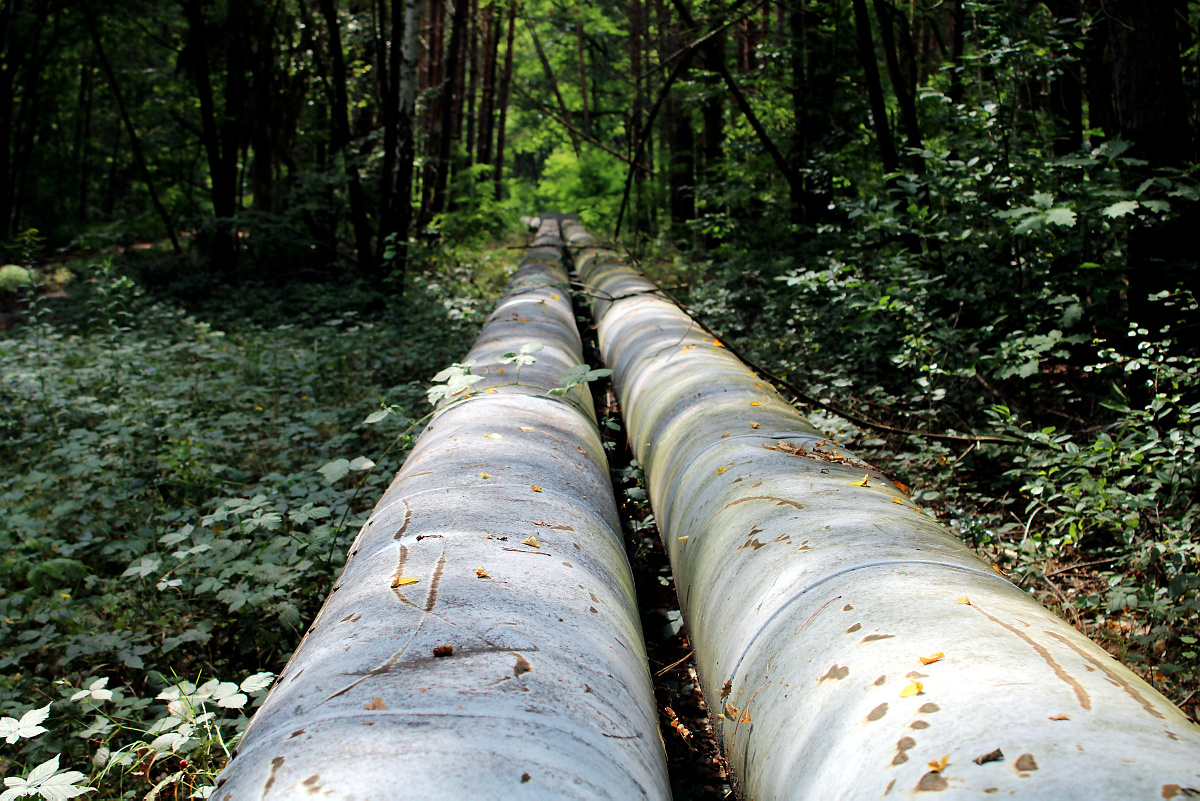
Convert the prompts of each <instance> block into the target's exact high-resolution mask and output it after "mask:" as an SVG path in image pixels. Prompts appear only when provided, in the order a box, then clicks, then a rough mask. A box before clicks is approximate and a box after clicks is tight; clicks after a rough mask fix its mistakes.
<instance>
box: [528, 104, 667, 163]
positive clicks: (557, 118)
mask: <svg viewBox="0 0 1200 801" xmlns="http://www.w3.org/2000/svg"><path fill="white" fill-rule="evenodd" d="M515 88H516V90H517V93H518V94H520V95H521V97H523V98H525V99H526V100H528V101H529V102H530V103H532V104H533V105H534V107H535V108H536V109H537V110H538V111H540V112H542V113H543V114H545V115H546V116H547V117H549V118H550V119H552V120H554V121H555V122H557V123H558V124H559V125H561V126H563V127H564V128H566V129H567V130H568V131H569V132H573V133H574V134H575V135H576V136H578V137H579V138H580V139H582V140H583V141H584V142H587V143H588V144H589V145H595V146H596V147H598V148H600V149H601V150H603V151H604V152H605V153H608V154H609V155H611V156H614V157H615V158H618V159H620V160H621V161H623V162H625V163H626V164H628V165H629V166H631V167H637V168H638V169H639V170H641V171H642V172H644V173H646V174H647V175H654V170H653V169H651V168H650V167H648V166H646V165H645V164H640V163H638V162H635V161H632V160H631V159H630V158H629V157H628V156H626V155H624V154H622V153H620V152H619V151H616V150H613V149H612V148H611V147H609V146H608V145H606V144H604V143H603V142H601V141H600V140H598V139H596V138H595V137H594V136H590V135H588V134H586V133H584V132H583V131H581V130H579V129H578V128H576V127H575V126H574V125H572V124H571V122H570V121H569V120H565V119H563V118H562V117H560V116H559V115H557V114H555V113H554V112H553V111H551V110H550V109H549V107H547V106H546V105H545V104H543V103H541V102H539V101H538V100H537V99H536V98H534V97H533V95H531V94H529V92H527V91H525V89H524V87H522V86H519V85H517V86H515Z"/></svg>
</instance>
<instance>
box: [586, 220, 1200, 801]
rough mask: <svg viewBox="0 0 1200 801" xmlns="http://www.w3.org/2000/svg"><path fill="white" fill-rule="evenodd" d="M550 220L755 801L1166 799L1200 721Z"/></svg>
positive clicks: (708, 687) (1181, 786)
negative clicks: (589, 307) (580, 287)
mask: <svg viewBox="0 0 1200 801" xmlns="http://www.w3.org/2000/svg"><path fill="white" fill-rule="evenodd" d="M563 230H564V234H565V237H566V239H567V240H568V243H569V244H570V245H571V246H572V249H573V250H574V252H575V265H576V269H577V270H578V272H579V274H580V276H581V277H582V279H583V281H584V283H585V285H586V287H587V289H588V290H589V291H590V292H591V293H592V294H593V296H594V298H595V300H594V303H593V309H594V312H595V316H596V320H597V323H598V327H599V340H600V349H601V352H602V354H603V357H604V360H605V362H606V364H607V365H608V366H609V367H612V368H613V369H614V371H615V372H614V374H613V382H614V385H615V388H616V392H617V397H618V400H619V401H620V405H621V408H622V411H623V414H624V417H625V425H626V429H627V432H628V436H629V439H630V443H631V445H632V448H633V451H634V454H635V455H636V457H637V459H638V460H640V461H641V463H642V465H643V468H644V470H645V474H646V476H647V481H648V484H649V493H650V498H651V502H652V505H653V508H654V512H655V518H656V519H657V521H658V525H659V529H660V532H661V535H662V537H663V540H664V542H665V544H666V547H667V551H668V553H669V554H670V558H671V565H672V569H673V572H674V577H675V582H676V586H677V590H678V593H679V600H680V604H681V608H682V611H683V618H684V621H685V624H686V626H687V629H688V632H689V635H690V637H691V641H692V644H693V646H694V647H695V649H696V657H697V660H698V664H699V672H700V676H701V679H702V684H703V687H704V695H705V698H706V700H707V702H708V705H709V708H710V710H711V711H712V713H713V714H714V716H715V723H716V728H717V731H718V734H719V738H720V740H721V742H722V744H723V747H724V750H725V753H726V755H727V756H728V759H729V763H730V767H731V769H732V771H733V774H734V776H735V777H736V781H737V783H738V785H739V789H740V791H741V793H742V794H743V795H744V796H745V797H748V798H762V799H774V798H794V799H799V798H812V799H830V798H880V797H884V796H888V795H891V796H893V797H897V796H907V795H909V794H911V793H921V792H942V793H946V794H948V795H951V796H957V797H968V796H969V797H975V796H980V795H984V794H992V793H996V794H998V795H1010V794H1016V795H1018V796H1020V797H1024V798H1054V799H1067V798H1078V799H1099V798H1173V797H1183V796H1185V795H1188V794H1189V793H1200V728H1198V727H1197V726H1195V725H1194V724H1192V723H1191V722H1190V721H1189V720H1188V719H1187V718H1186V716H1185V715H1184V714H1183V713H1182V712H1181V711H1180V710H1179V709H1177V708H1176V707H1175V706H1173V705H1172V704H1171V703H1170V702H1169V701H1168V700H1167V699H1166V698H1164V697H1163V696H1162V695H1161V694H1159V693H1158V692H1157V691H1155V690H1154V689H1153V688H1152V687H1150V686H1149V685H1148V684H1146V683H1145V682H1144V681H1142V680H1141V679H1139V678H1138V677H1137V676H1135V675H1134V674H1133V673H1132V672H1131V671H1129V670H1128V669H1126V668H1125V667H1124V666H1122V665H1121V664H1119V663H1118V662H1116V661H1115V660H1113V659H1112V658H1111V657H1110V656H1109V655H1108V654H1107V653H1106V652H1105V651H1104V650H1103V649H1101V648H1100V647H1099V646H1097V645H1096V644H1094V643H1093V642H1091V641H1090V640H1088V639H1087V638H1086V637H1084V636H1083V635H1081V634H1079V633H1078V632H1077V631H1075V629H1073V628H1072V627H1071V626H1069V625H1068V624H1066V623H1065V622H1064V621H1062V620H1060V619H1059V618H1057V617H1055V616H1054V615H1052V614H1051V613H1049V612H1048V611H1047V610H1046V609H1044V608H1043V607H1042V606H1041V605H1039V604H1038V603H1037V602H1036V601H1034V600H1033V599H1032V598H1030V597H1029V595H1027V594H1026V593H1025V592H1023V591H1021V590H1020V589H1019V588H1017V587H1016V586H1014V585H1013V584H1012V583H1010V582H1009V581H1007V580H1006V579H1005V578H1003V577H1002V576H1000V575H998V574H997V572H996V571H995V570H993V569H992V568H991V567H990V566H989V565H988V564H986V563H985V562H984V561H982V560H981V559H979V558H978V557H976V556H975V554H974V553H972V552H971V550H970V549H969V548H967V547H966V546H965V545H964V544H963V543H962V542H961V541H960V540H958V539H957V538H955V537H954V536H952V535H951V534H950V533H949V532H948V531H947V530H946V529H945V528H944V527H942V526H941V525H939V524H938V523H937V522H935V521H934V520H932V519H930V518H929V517H928V516H927V515H926V514H925V513H924V512H923V511H922V510H921V509H920V508H919V507H917V506H916V505H915V504H913V503H912V502H911V501H910V500H909V499H908V498H907V497H906V496H905V494H904V493H903V492H902V491H901V490H900V489H899V488H898V487H897V486H896V485H894V484H893V483H892V482H891V481H890V480H888V479H887V478H886V477H885V476H884V475H882V474H881V473H880V471H879V470H877V469H876V468H874V467H871V466H869V465H867V464H864V463H863V462H861V461H859V460H858V459H857V458H856V457H855V456H854V455H853V454H851V453H849V452H847V451H846V450H844V449H843V448H840V447H838V446H837V445H836V443H833V442H831V441H829V440H828V439H826V438H824V437H823V436H822V434H821V433H820V432H818V431H816V430H815V429H814V428H813V427H812V425H811V424H810V423H809V422H808V420H806V419H805V418H804V417H802V416H801V415H800V414H799V413H797V411H796V410H795V409H794V408H793V407H792V406H791V405H790V404H789V403H787V402H786V401H785V400H784V399H783V398H781V397H780V396H779V395H778V394H777V393H776V392H775V391H774V390H773V389H772V388H771V386H770V385H769V384H767V383H766V382H765V381H762V380H760V379H759V378H757V377H756V376H755V375H754V373H753V372H752V371H750V370H749V368H748V367H747V366H746V365H745V364H744V363H743V362H741V361H740V360H739V359H737V358H735V357H733V356H732V355H731V354H730V353H729V352H728V351H727V350H725V349H723V348H722V347H721V346H720V344H719V343H717V342H715V341H714V340H713V338H712V337H711V336H708V335H706V334H705V333H704V332H703V331H702V330H701V329H700V328H698V327H697V326H696V325H695V324H694V323H693V321H692V320H691V319H690V318H689V316H688V315H687V314H685V313H684V312H683V311H681V310H680V309H679V308H678V307H677V306H675V305H674V304H672V303H671V302H670V301H668V300H667V299H666V298H665V297H663V296H662V294H661V293H658V292H657V291H656V288H655V286H654V285H653V284H652V283H651V282H649V281H648V280H646V279H645V278H644V277H643V276H641V275H640V274H639V273H638V272H636V271H635V270H633V269H631V268H630V267H628V266H626V265H625V264H624V263H622V259H620V258H619V257H617V256H616V255H615V254H613V253H612V252H610V251H607V250H604V249H601V248H600V247H598V246H597V243H596V240H595V239H593V238H592V237H591V236H590V235H589V234H587V232H586V231H584V230H583V229H582V228H581V227H580V226H579V225H578V223H564V225H563Z"/></svg>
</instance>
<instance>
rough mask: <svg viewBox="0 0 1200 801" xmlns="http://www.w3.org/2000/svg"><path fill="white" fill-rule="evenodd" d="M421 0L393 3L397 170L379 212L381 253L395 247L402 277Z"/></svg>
mask: <svg viewBox="0 0 1200 801" xmlns="http://www.w3.org/2000/svg"><path fill="white" fill-rule="evenodd" d="M420 5H421V0H393V2H392V36H391V39H392V48H391V49H392V59H393V60H398V61H399V62H400V63H399V64H398V65H396V66H397V67H398V72H396V73H395V80H396V85H398V91H397V93H396V94H397V98H398V100H399V103H398V106H397V109H396V118H395V125H396V131H395V135H394V137H393V138H394V141H395V149H396V154H395V157H394V159H393V170H394V172H393V173H392V174H390V175H387V176H385V177H386V179H387V180H388V181H389V186H388V188H387V191H386V192H385V193H384V199H385V205H384V207H383V209H382V211H381V214H380V226H379V228H380V231H379V247H380V254H379V255H380V256H381V257H382V256H383V254H384V252H385V251H384V250H383V249H384V248H385V247H388V246H390V248H391V250H392V253H391V255H392V258H391V264H392V275H393V276H395V277H399V278H400V279H403V277H404V276H405V275H406V274H407V271H408V238H409V229H410V228H411V227H412V211H413V209H412V205H413V204H412V200H413V198H412V195H413V191H412V190H413V186H412V182H413V162H414V159H415V157H416V146H415V144H416V143H415V142H414V140H413V114H414V110H415V107H416V100H417V81H418V78H417V58H418V47H419V46H420V42H419V38H418V35H419V30H418V28H419V21H420V17H421V11H420Z"/></svg>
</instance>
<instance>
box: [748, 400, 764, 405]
mask: <svg viewBox="0 0 1200 801" xmlns="http://www.w3.org/2000/svg"><path fill="white" fill-rule="evenodd" d="M750 405H751V406H762V403H761V402H760V401H750Z"/></svg>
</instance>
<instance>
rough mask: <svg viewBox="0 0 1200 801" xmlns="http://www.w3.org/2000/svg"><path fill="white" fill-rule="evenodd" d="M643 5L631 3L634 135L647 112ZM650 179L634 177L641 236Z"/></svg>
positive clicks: (635, 216) (637, 225)
mask: <svg viewBox="0 0 1200 801" xmlns="http://www.w3.org/2000/svg"><path fill="white" fill-rule="evenodd" d="M642 27H643V20H642V3H641V0H630V4H629V71H630V72H631V73H632V78H633V113H632V115H631V117H630V126H629V133H630V136H633V135H635V134H637V133H638V132H639V131H641V130H642V118H643V117H644V116H645V110H644V103H645V99H644V95H643V82H644V78H643V77H642ZM649 134H650V128H649V127H647V135H649ZM634 145H635V143H634V142H633V141H632V140H631V141H630V143H629V147H630V148H631V149H632V148H633V147H634ZM645 149H646V152H650V150H651V149H652V147H646V148H645ZM630 156H631V158H632V159H633V160H634V161H638V157H637V155H635V154H632V153H631V154H630ZM645 193H646V176H645V175H642V174H641V173H640V172H638V173H635V174H634V176H633V215H632V226H633V231H634V232H635V233H640V232H643V231H646V230H648V228H649V220H648V219H647V218H648V217H649V214H648V210H647V207H646V206H647V204H646V197H645Z"/></svg>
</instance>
